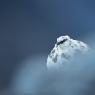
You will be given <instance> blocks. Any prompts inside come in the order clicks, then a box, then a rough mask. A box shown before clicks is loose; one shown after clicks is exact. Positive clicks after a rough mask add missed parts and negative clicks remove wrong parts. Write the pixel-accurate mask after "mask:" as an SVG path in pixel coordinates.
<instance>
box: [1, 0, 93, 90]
mask: <svg viewBox="0 0 95 95" xmlns="http://www.w3.org/2000/svg"><path fill="white" fill-rule="evenodd" d="M94 30H95V1H94V0H15V1H14V0H0V89H1V90H3V89H6V88H8V86H9V84H10V83H11V80H12V77H13V75H14V72H16V70H17V68H18V65H19V64H23V63H20V61H22V60H24V59H25V58H27V57H29V56H31V57H32V56H34V55H37V54H46V55H47V54H48V53H49V52H50V50H51V49H52V48H53V46H54V43H55V42H56V38H57V37H59V36H61V35H70V36H71V37H73V38H75V39H79V40H80V39H81V40H83V41H85V42H87V41H86V38H87V37H90V35H95V33H94V32H95V31H94Z"/></svg>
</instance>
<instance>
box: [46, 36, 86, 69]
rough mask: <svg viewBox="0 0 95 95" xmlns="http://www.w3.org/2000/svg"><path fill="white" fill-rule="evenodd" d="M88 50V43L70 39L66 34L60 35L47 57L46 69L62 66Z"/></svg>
mask: <svg viewBox="0 0 95 95" xmlns="http://www.w3.org/2000/svg"><path fill="white" fill-rule="evenodd" d="M87 51H88V45H87V44H86V43H84V42H82V41H78V40H74V39H71V38H70V37H69V36H68V35H66V36H60V37H59V38H57V42H56V44H55V46H54V48H53V49H52V50H51V52H50V54H49V55H48V58H47V68H48V69H59V68H63V67H64V65H65V64H67V63H70V61H71V60H72V59H74V58H75V56H76V55H78V54H84V53H85V52H87Z"/></svg>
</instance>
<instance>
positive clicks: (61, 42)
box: [57, 39, 67, 45]
mask: <svg viewBox="0 0 95 95" xmlns="http://www.w3.org/2000/svg"><path fill="white" fill-rule="evenodd" d="M65 41H67V39H64V40H63V41H60V42H58V43H57V45H60V44H63V43H64V42H65Z"/></svg>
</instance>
